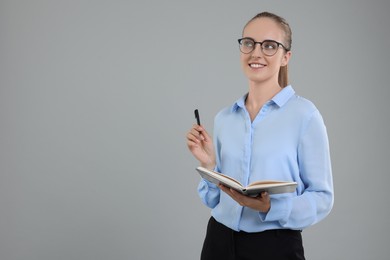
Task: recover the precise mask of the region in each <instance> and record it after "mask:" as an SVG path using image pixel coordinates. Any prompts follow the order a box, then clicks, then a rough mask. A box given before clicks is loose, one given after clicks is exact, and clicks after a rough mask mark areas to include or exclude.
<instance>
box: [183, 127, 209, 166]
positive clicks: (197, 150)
mask: <svg viewBox="0 0 390 260" xmlns="http://www.w3.org/2000/svg"><path fill="white" fill-rule="evenodd" d="M187 146H188V149H189V150H190V151H191V153H192V154H193V155H194V156H195V158H196V159H197V160H198V161H199V162H200V164H201V166H202V167H205V168H207V169H210V170H212V169H214V167H215V152H214V144H213V140H212V139H211V137H210V135H209V134H208V133H207V132H206V130H205V129H204V128H203V127H202V126H200V125H197V124H195V125H193V126H192V128H191V130H190V131H189V132H188V134H187Z"/></svg>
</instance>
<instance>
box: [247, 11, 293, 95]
mask: <svg viewBox="0 0 390 260" xmlns="http://www.w3.org/2000/svg"><path fill="white" fill-rule="evenodd" d="M259 18H270V19H272V20H273V21H274V22H275V23H277V24H278V25H279V26H280V28H281V29H282V30H283V31H284V34H285V39H284V41H285V42H284V43H283V45H284V46H285V47H286V49H287V50H288V51H289V50H291V44H292V32H291V28H290V25H289V24H288V22H287V21H286V20H285V19H284V18H283V17H280V16H278V15H276V14H273V13H269V12H262V13H258V14H257V15H255V16H254V17H253V18H252V19H250V20H249V21H248V22H247V23H246V25H245V26H244V29H243V31H244V30H245V27H246V26H247V25H248V24H249V23H251V22H252V21H253V20H255V19H259ZM278 82H279V85H280V86H281V87H282V88H284V87H285V86H287V85H288V84H289V82H288V67H287V65H286V66H282V67H280V69H279V77H278Z"/></svg>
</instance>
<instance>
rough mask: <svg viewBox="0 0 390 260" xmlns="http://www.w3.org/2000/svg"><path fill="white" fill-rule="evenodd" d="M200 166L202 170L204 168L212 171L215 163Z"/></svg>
mask: <svg viewBox="0 0 390 260" xmlns="http://www.w3.org/2000/svg"><path fill="white" fill-rule="evenodd" d="M200 166H202V167H203V168H206V169H208V170H214V169H215V162H210V163H201V164H200Z"/></svg>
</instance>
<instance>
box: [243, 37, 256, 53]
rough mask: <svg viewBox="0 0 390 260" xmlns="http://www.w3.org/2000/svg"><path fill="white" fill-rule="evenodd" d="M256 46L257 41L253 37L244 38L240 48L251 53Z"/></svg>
mask: <svg viewBox="0 0 390 260" xmlns="http://www.w3.org/2000/svg"><path fill="white" fill-rule="evenodd" d="M254 48H255V42H254V41H253V40H251V39H242V40H241V43H240V50H241V51H242V52H243V53H250V52H251V51H253V49H254Z"/></svg>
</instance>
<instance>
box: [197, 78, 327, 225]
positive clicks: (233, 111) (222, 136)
mask: <svg viewBox="0 0 390 260" xmlns="http://www.w3.org/2000/svg"><path fill="white" fill-rule="evenodd" d="M245 99H246V95H245V96H243V97H242V98H241V99H239V100H238V101H236V102H235V103H234V104H233V106H231V107H228V108H225V109H223V110H221V111H220V112H219V113H218V114H217V116H216V117H215V121H214V145H215V149H216V157H217V166H216V169H215V170H216V171H218V172H222V173H224V174H227V175H230V176H232V177H234V178H235V179H237V180H238V181H240V182H241V183H242V184H243V185H248V184H249V183H251V182H254V181H257V180H282V181H295V182H297V183H298V187H297V190H296V192H295V193H288V194H278V195H271V209H270V210H269V212H268V213H260V212H257V211H255V210H252V209H250V208H247V207H242V206H240V205H239V204H238V203H236V202H235V201H234V200H233V199H231V198H230V197H229V196H228V195H227V194H225V193H224V192H221V191H220V189H219V188H218V187H217V186H216V185H214V184H212V183H210V182H208V181H207V180H204V179H202V180H201V182H200V184H199V187H198V192H199V196H200V198H201V199H202V201H203V203H204V204H205V205H207V206H208V207H210V208H212V211H211V214H212V216H213V217H214V218H215V219H216V220H217V221H218V222H220V223H222V224H224V225H226V226H227V227H229V228H231V229H233V230H236V231H240V230H242V231H246V232H260V231H264V230H268V229H283V228H289V229H297V230H301V229H304V228H306V227H308V226H310V225H313V224H315V223H317V222H318V221H320V220H322V219H323V218H324V217H325V216H327V215H328V214H329V212H330V210H331V208H332V206H333V181H332V169H331V162H330V154H329V144H328V136H327V133H326V127H325V125H324V122H323V119H322V116H321V114H320V113H319V111H318V109H317V108H316V107H315V106H314V105H313V103H312V102H310V101H308V100H307V99H305V98H302V97H300V96H297V95H296V94H295V91H294V89H293V88H292V87H291V86H290V85H289V86H287V87H285V88H283V89H282V90H281V91H280V92H279V93H278V94H277V95H275V96H274V97H273V98H272V99H271V100H270V101H268V102H267V103H266V104H265V105H264V106H263V107H262V109H261V111H260V112H259V113H258V115H257V117H256V118H255V119H254V120H253V122H251V120H250V117H249V113H248V111H247V110H246V108H245Z"/></svg>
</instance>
